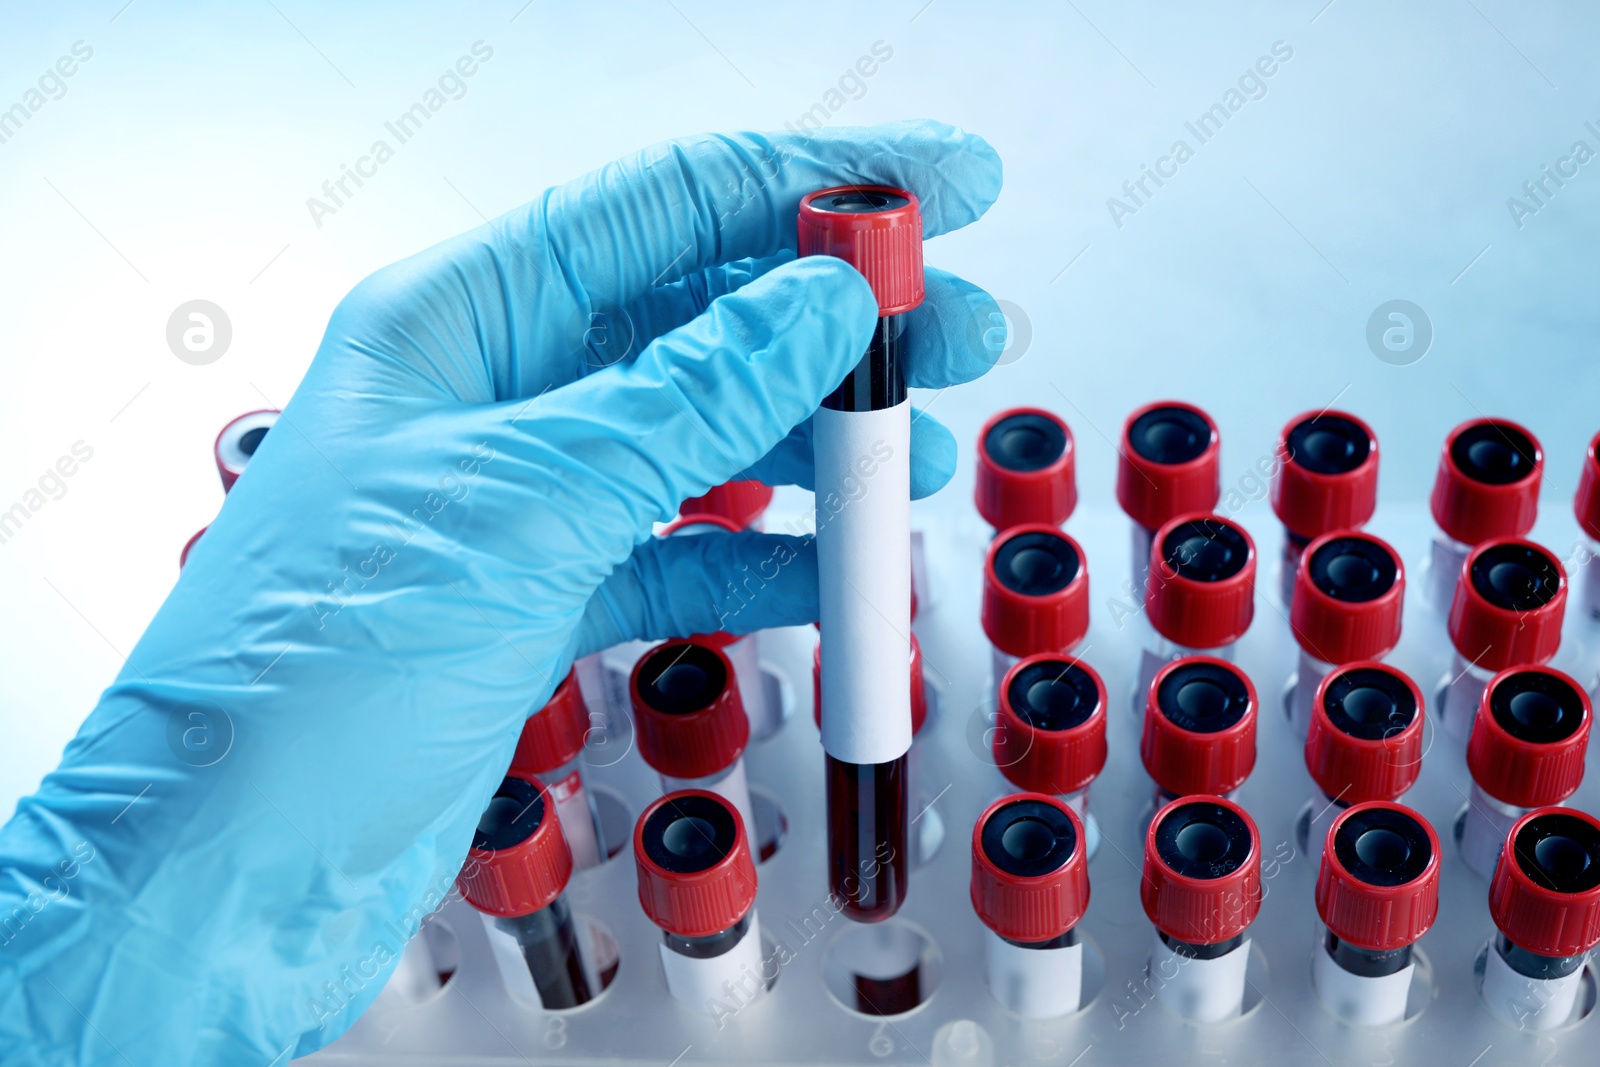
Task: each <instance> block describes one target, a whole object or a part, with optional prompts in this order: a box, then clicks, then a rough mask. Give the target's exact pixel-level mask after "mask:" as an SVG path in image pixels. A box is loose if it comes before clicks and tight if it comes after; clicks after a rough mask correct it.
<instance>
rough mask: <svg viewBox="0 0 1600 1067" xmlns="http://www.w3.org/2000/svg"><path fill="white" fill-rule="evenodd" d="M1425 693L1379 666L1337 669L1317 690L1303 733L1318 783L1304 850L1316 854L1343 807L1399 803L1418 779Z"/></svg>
mask: <svg viewBox="0 0 1600 1067" xmlns="http://www.w3.org/2000/svg"><path fill="white" fill-rule="evenodd" d="M1426 719H1427V715H1426V712H1425V710H1424V706H1423V701H1422V691H1421V690H1420V689H1418V688H1417V683H1416V682H1414V681H1412V680H1411V678H1410V676H1408V675H1407V674H1405V673H1404V672H1403V671H1401V670H1399V669H1398V668H1396V667H1393V666H1390V665H1389V664H1387V663H1379V662H1378V661H1377V660H1358V661H1357V662H1355V663H1346V664H1344V665H1343V666H1340V667H1336V668H1334V669H1333V670H1332V671H1331V672H1330V673H1329V674H1328V675H1327V677H1325V678H1323V679H1322V684H1321V685H1320V686H1319V687H1318V688H1317V694H1316V699H1315V700H1314V701H1313V708H1312V713H1311V723H1310V728H1309V729H1308V730H1307V732H1306V745H1305V759H1306V770H1307V771H1308V772H1310V774H1311V780H1312V781H1313V782H1315V783H1316V784H1317V790H1318V792H1317V795H1315V796H1313V797H1312V798H1311V812H1310V821H1309V827H1308V830H1307V833H1306V847H1307V849H1308V850H1309V851H1310V852H1311V854H1312V855H1314V856H1315V855H1320V854H1321V852H1322V845H1323V842H1324V841H1325V840H1326V839H1327V836H1328V828H1329V827H1330V826H1332V825H1333V821H1334V820H1335V819H1337V818H1338V817H1339V816H1340V814H1341V813H1343V812H1344V810H1345V809H1346V808H1349V807H1350V806H1352V805H1354V804H1363V803H1366V802H1367V801H1376V800H1382V801H1397V800H1399V799H1400V798H1401V797H1402V796H1404V795H1405V793H1406V790H1408V789H1410V788H1411V787H1412V786H1413V785H1415V784H1416V782H1417V777H1418V776H1419V775H1420V774H1421V773H1422V753H1423V751H1424V738H1423V728H1424V726H1425V725H1426Z"/></svg>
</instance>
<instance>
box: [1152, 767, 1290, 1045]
mask: <svg viewBox="0 0 1600 1067" xmlns="http://www.w3.org/2000/svg"><path fill="white" fill-rule="evenodd" d="M1139 899H1140V902H1141V903H1142V904H1143V905H1144V913H1145V915H1146V916H1148V917H1149V919H1150V922H1151V924H1152V925H1153V926H1154V927H1155V944H1154V945H1153V946H1152V948H1151V952H1150V964H1149V966H1150V978H1151V982H1152V984H1153V985H1155V987H1156V999H1157V1000H1158V1001H1160V1002H1161V1004H1162V1006H1163V1007H1165V1008H1167V1009H1168V1010H1169V1011H1171V1012H1173V1013H1174V1014H1175V1015H1177V1016H1178V1017H1179V1018H1182V1019H1187V1020H1189V1021H1190V1022H1194V1023H1219V1022H1224V1021H1226V1020H1228V1019H1233V1018H1237V1017H1238V1015H1239V1014H1240V1012H1241V1011H1242V1010H1243V1008H1244V986H1245V971H1246V966H1247V964H1248V962H1249V959H1250V939H1249V937H1248V936H1247V931H1248V930H1249V928H1250V924H1251V923H1253V922H1254V921H1255V918H1256V914H1257V913H1258V912H1259V911H1260V910H1261V836H1260V834H1259V833H1258V832H1257V830H1256V824H1255V822H1254V820H1252V819H1251V818H1250V816H1249V814H1248V813H1246V811H1245V810H1244V809H1243V808H1241V807H1240V806H1239V805H1237V804H1235V803H1233V802H1232V801H1230V800H1224V799H1222V798H1221V797H1208V796H1192V797H1179V798H1178V799H1177V800H1174V801H1173V802H1172V803H1170V804H1168V805H1167V806H1166V807H1164V808H1162V809H1161V810H1160V811H1159V812H1157V813H1156V817H1155V819H1154V820H1152V821H1151V823H1150V828H1149V829H1148V830H1147V831H1146V833H1145V839H1144V877H1143V878H1142V879H1141V880H1140V882H1139Z"/></svg>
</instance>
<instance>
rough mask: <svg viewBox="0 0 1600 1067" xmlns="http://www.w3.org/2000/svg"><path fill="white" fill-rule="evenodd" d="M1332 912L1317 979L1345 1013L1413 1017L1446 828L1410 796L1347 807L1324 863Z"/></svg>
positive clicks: (1383, 1020)
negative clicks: (1418, 952) (1419, 948)
mask: <svg viewBox="0 0 1600 1067" xmlns="http://www.w3.org/2000/svg"><path fill="white" fill-rule="evenodd" d="M1317 914H1318V915H1319V916H1321V917H1322V929H1321V930H1320V931H1319V937H1318V941H1319V944H1318V945H1317V947H1316V949H1315V950H1314V952H1313V954H1312V957H1311V985H1312V987H1313V988H1314V989H1316V991H1317V997H1318V999H1320V1000H1321V1001H1322V1005H1323V1007H1325V1008H1327V1009H1328V1011H1329V1012H1331V1013H1332V1014H1333V1015H1334V1017H1335V1018H1338V1019H1340V1020H1342V1021H1344V1022H1347V1023H1355V1024H1357V1025H1360V1026H1387V1025H1388V1024H1390V1023H1397V1022H1399V1021H1400V1020H1401V1019H1403V1018H1405V1014H1406V996H1407V994H1408V993H1409V992H1410V990H1411V975H1412V971H1413V970H1414V969H1415V964H1414V963H1413V962H1412V959H1411V946H1412V945H1414V944H1416V943H1417V941H1418V940H1420V939H1421V937H1422V935H1423V934H1425V933H1427V932H1428V928H1429V927H1431V926H1432V925H1433V920H1434V919H1435V918H1436V917H1437V916H1438V914H1439V837H1438V835H1437V834H1435V833H1434V832H1433V827H1432V826H1429V825H1428V820H1426V819H1424V818H1423V817H1422V816H1421V815H1418V814H1417V813H1416V812H1414V811H1412V810H1411V809H1410V808H1408V807H1405V806H1404V805H1401V804H1393V803H1390V802H1388V801H1381V800H1372V801H1366V802H1364V803H1361V804H1355V805H1352V806H1351V807H1349V808H1347V809H1346V810H1345V811H1344V812H1342V813H1341V814H1340V816H1339V818H1338V819H1336V820H1334V823H1333V826H1332V827H1331V828H1330V830H1329V833H1328V839H1327V844H1326V847H1324V848H1323V850H1322V866H1321V868H1320V869H1319V870H1318V872H1317Z"/></svg>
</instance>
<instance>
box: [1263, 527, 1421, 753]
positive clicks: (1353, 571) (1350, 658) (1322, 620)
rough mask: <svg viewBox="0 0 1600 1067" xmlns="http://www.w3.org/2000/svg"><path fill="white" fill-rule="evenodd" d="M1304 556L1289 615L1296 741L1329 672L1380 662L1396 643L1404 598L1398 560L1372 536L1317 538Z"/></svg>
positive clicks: (1291, 699)
mask: <svg viewBox="0 0 1600 1067" xmlns="http://www.w3.org/2000/svg"><path fill="white" fill-rule="evenodd" d="M1304 554H1305V562H1304V564H1303V565H1302V566H1301V567H1300V568H1299V570H1298V571H1297V572H1296V578H1295V594H1294V596H1293V598H1292V599H1291V604H1290V608H1289V628H1290V629H1291V630H1292V631H1293V633H1294V639H1295V642H1296V643H1297V644H1298V645H1299V646H1300V655H1299V663H1298V665H1297V666H1296V669H1295V673H1294V675H1293V677H1292V678H1291V680H1290V689H1289V721H1290V723H1292V724H1293V725H1294V727H1295V729H1296V730H1297V731H1298V732H1299V733H1300V734H1301V736H1304V735H1305V732H1306V728H1307V727H1308V726H1309V725H1310V723H1311V712H1312V703H1313V701H1314V699H1315V697H1316V693H1317V689H1318V687H1319V686H1320V685H1321V684H1322V679H1323V678H1324V677H1325V676H1326V675H1327V673H1328V672H1329V671H1331V670H1333V668H1334V667H1335V666H1336V665H1338V664H1341V663H1351V662H1354V661H1355V660H1366V659H1382V658H1383V657H1385V656H1387V655H1388V654H1389V653H1390V652H1391V651H1393V650H1394V647H1395V646H1396V645H1398V644H1399V643H1400V624H1401V614H1402V611H1403V608H1404V606H1405V592H1406V575H1405V567H1404V565H1403V564H1402V563H1401V562H1400V553H1398V552H1396V551H1395V550H1394V548H1393V547H1392V546H1390V545H1389V543H1388V542H1387V541H1383V540H1381V539H1379V538H1377V537H1374V536H1372V535H1371V534H1368V533H1360V532H1357V531H1339V532H1336V533H1330V534H1324V535H1322V536H1321V537H1318V538H1317V539H1316V540H1314V541H1311V542H1310V543H1309V544H1307V546H1306V549H1305V553H1304Z"/></svg>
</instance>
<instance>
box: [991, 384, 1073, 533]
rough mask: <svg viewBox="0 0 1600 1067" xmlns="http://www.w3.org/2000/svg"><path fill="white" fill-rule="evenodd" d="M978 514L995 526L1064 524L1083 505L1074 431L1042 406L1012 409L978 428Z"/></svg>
mask: <svg viewBox="0 0 1600 1067" xmlns="http://www.w3.org/2000/svg"><path fill="white" fill-rule="evenodd" d="M972 495H973V500H974V502H976V504H977V505H978V514H979V515H982V516H983V518H984V521H986V522H988V524H989V525H990V526H993V527H994V528H995V529H996V530H1005V529H1008V528H1010V527H1012V526H1020V525H1022V524H1024V523H1043V524H1044V525H1046V526H1060V525H1061V524H1062V523H1064V522H1066V521H1067V516H1069V515H1071V514H1072V509H1073V508H1075V507H1077V505H1078V482H1077V449H1076V447H1075V446H1074V445H1073V441H1072V431H1071V430H1070V429H1068V428H1067V424H1066V423H1065V422H1063V421H1062V420H1061V419H1060V418H1059V417H1058V416H1056V415H1054V414H1052V413H1051V412H1048V411H1045V410H1044V409H1042V408H1011V409H1010V410H1008V411H1002V412H1000V414H998V415H996V416H994V417H993V418H991V419H990V420H989V421H988V422H986V423H984V424H983V429H982V430H980V431H979V432H978V471H977V483H976V485H975V486H974V488H973V493H972Z"/></svg>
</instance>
